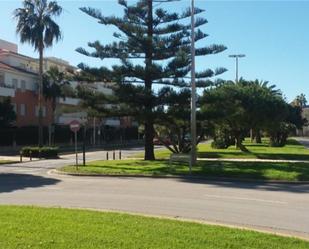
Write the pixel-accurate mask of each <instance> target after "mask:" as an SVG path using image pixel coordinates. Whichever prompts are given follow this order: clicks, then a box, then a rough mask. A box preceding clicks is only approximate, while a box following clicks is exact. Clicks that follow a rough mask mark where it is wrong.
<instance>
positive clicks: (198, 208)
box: [0, 149, 309, 239]
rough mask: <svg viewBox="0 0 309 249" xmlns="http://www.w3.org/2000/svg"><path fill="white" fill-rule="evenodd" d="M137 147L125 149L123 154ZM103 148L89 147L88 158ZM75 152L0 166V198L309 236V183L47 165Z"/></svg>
mask: <svg viewBox="0 0 309 249" xmlns="http://www.w3.org/2000/svg"><path fill="white" fill-rule="evenodd" d="M138 151H139V149H135V150H133V149H132V150H130V151H124V152H123V153H124V155H129V154H132V153H136V152H138ZM104 153H105V152H95V153H92V152H91V153H88V155H87V157H88V158H89V159H90V160H95V159H100V158H102V156H103V155H104ZM73 162H74V155H68V156H65V157H64V158H63V159H59V160H45V161H35V162H29V163H28V162H27V163H24V164H12V165H2V166H0V204H26V205H43V206H62V207H79V208H94V209H108V210H117V211H129V212H136V213H144V214H153V215H163V216H172V217H177V218H187V219H194V220H200V221H207V222H214V223H224V224H230V225H238V226H243V227H248V228H255V229H262V230H269V231H273V232H278V233H284V234H290V235H297V236H302V237H304V238H308V239H309V212H308V208H309V184H291V185H285V184H267V183H239V182H221V181H205V180H197V179H195V180H194V179H188V178H183V179H181V178H180V179H162V178H133V177H71V176H59V175H50V174H48V173H47V172H48V170H50V169H53V168H58V167H60V166H62V165H66V164H71V163H73Z"/></svg>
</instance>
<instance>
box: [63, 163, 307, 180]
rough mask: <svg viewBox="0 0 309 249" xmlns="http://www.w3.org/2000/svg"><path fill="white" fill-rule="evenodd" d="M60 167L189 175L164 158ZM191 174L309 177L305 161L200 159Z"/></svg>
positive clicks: (70, 170) (180, 165)
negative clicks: (273, 161) (222, 160)
mask: <svg viewBox="0 0 309 249" xmlns="http://www.w3.org/2000/svg"><path fill="white" fill-rule="evenodd" d="M60 171H63V172H67V173H75V174H93V175H100V174H102V175H104V174H109V175H117V174H127V175H130V174H131V175H147V176H148V175H149V176H163V175H179V176H185V175H189V168H188V165H187V164H185V163H177V162H173V163H172V164H169V162H168V161H167V160H157V161H143V160H121V161H119V160H117V161H94V162H90V163H88V164H87V165H86V166H85V167H83V166H80V167H79V168H78V169H76V167H75V166H65V167H63V168H61V169H60ZM192 174H193V175H194V176H202V177H228V178H235V179H244V178H246V179H255V180H282V181H309V164H308V163H268V162H218V161H217V162H209V161H199V162H198V164H197V166H195V167H193V169H192Z"/></svg>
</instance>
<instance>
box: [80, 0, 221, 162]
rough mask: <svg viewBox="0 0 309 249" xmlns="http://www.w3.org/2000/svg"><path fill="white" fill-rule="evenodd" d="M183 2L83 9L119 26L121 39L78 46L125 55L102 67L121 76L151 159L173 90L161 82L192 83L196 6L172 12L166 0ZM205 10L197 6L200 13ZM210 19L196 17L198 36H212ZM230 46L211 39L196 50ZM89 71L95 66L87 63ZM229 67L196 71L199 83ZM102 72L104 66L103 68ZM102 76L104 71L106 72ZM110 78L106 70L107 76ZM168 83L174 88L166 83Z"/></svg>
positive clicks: (157, 0) (104, 55) (107, 55)
mask: <svg viewBox="0 0 309 249" xmlns="http://www.w3.org/2000/svg"><path fill="white" fill-rule="evenodd" d="M172 2H175V3H174V4H175V5H176V4H179V1H177V0H139V1H137V2H136V3H134V4H132V5H129V4H128V3H127V1H125V0H118V3H119V4H120V5H121V6H122V8H123V10H124V15H123V17H117V16H109V17H106V16H103V15H102V13H101V12H100V11H99V10H97V9H94V8H91V7H84V8H81V10H82V11H83V12H84V13H86V14H88V15H89V16H91V17H93V18H95V19H97V20H98V23H100V24H103V25H112V26H114V27H116V28H117V29H118V32H115V33H114V37H115V38H116V39H117V41H115V42H113V43H111V44H108V45H102V44H101V43H100V42H99V41H95V42H90V43H88V46H89V47H90V49H91V51H88V50H85V49H83V48H78V49H77V51H78V52H80V53H82V54H84V55H87V56H90V57H95V58H100V59H102V60H103V59H115V58H116V59H119V60H120V62H121V63H120V64H118V65H114V66H113V67H112V69H108V68H104V67H103V68H101V71H102V72H104V73H106V75H107V77H108V79H109V80H110V79H112V81H114V82H116V83H117V84H118V85H117V89H116V95H117V96H118V97H119V101H120V103H121V104H123V106H126V108H125V110H126V115H130V116H134V117H135V118H136V119H137V120H138V121H139V122H141V123H143V124H144V127H145V157H144V158H145V160H154V159H155V156H154V145H153V139H154V135H155V130H154V124H155V123H156V120H158V119H160V118H162V116H161V117H160V113H161V111H158V109H160V108H158V107H160V106H162V105H164V102H165V95H166V94H168V93H167V91H168V90H167V91H159V89H160V88H162V87H166V86H170V87H173V88H186V87H190V77H189V73H190V70H191V51H190V46H191V40H190V36H191V31H190V28H191V24H190V19H189V17H190V16H191V9H190V8H187V9H186V10H185V11H184V12H182V13H170V12H168V11H166V10H164V9H163V8H162V7H161V6H162V4H165V3H168V4H169V5H171V4H172ZM203 12H204V10H202V9H199V8H195V9H194V14H195V15H199V14H201V13H203ZM206 23H207V20H206V19H204V18H202V17H197V18H196V19H195V28H196V34H195V41H196V42H197V41H200V40H202V39H204V38H206V37H207V35H206V34H205V33H203V31H202V30H201V29H200V27H201V26H202V25H204V24H206ZM225 49H226V47H225V46H223V45H210V46H203V47H198V48H196V56H205V55H210V54H217V53H220V52H222V51H224V50H225ZM81 68H82V69H83V70H85V71H87V70H88V71H93V69H91V68H88V67H87V66H85V65H81ZM223 72H225V69H223V68H217V69H216V70H211V69H205V70H204V71H202V72H198V73H196V78H197V82H196V85H197V87H207V86H209V85H212V84H214V82H213V81H211V80H210V79H209V78H210V77H213V76H216V75H219V74H221V73H223ZM97 73H98V75H100V73H99V72H97ZM101 76H102V74H101ZM103 78H104V76H103ZM166 89H168V88H166Z"/></svg>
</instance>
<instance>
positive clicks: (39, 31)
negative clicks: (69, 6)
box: [14, 0, 62, 147]
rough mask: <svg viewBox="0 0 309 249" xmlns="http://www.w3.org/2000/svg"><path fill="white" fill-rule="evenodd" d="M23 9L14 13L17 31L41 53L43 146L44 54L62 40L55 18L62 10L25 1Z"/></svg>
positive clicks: (45, 1) (52, 3) (44, 1)
mask: <svg viewBox="0 0 309 249" xmlns="http://www.w3.org/2000/svg"><path fill="white" fill-rule="evenodd" d="M22 4H23V7H22V8H18V9H16V10H15V11H14V17H15V19H17V28H16V31H17V33H18V34H19V36H20V41H21V42H22V43H26V42H27V43H30V44H31V45H32V46H33V47H34V49H35V50H36V51H38V52H39V61H40V63H39V98H38V106H39V146H40V147H41V146H42V145H43V124H42V122H43V113H42V95H43V52H44V49H45V48H48V47H51V46H52V45H53V42H54V41H58V40H59V39H60V38H61V31H60V28H59V26H58V25H57V23H55V21H54V20H53V17H55V16H59V15H60V14H61V12H62V8H61V7H60V6H59V5H58V4H57V2H56V1H48V0H23V2H22Z"/></svg>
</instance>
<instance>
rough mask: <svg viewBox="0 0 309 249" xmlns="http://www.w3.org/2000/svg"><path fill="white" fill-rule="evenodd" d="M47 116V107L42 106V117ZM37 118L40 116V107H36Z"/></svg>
mask: <svg viewBox="0 0 309 249" xmlns="http://www.w3.org/2000/svg"><path fill="white" fill-rule="evenodd" d="M46 115H47V109H46V106H42V117H46ZM35 116H36V117H38V116H39V107H38V106H37V105H36V106H35Z"/></svg>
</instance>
